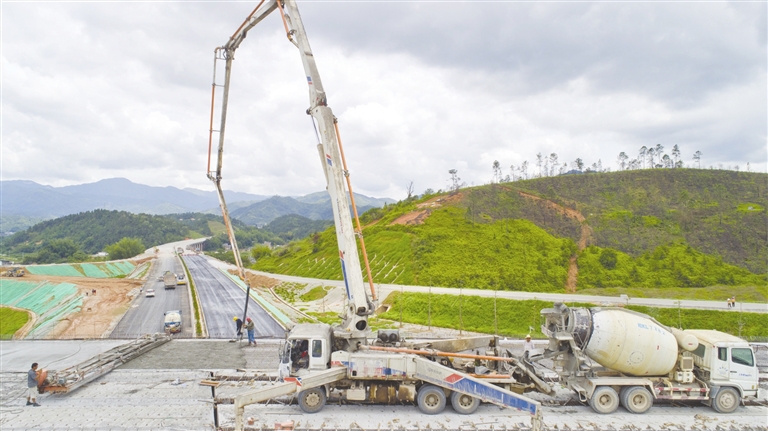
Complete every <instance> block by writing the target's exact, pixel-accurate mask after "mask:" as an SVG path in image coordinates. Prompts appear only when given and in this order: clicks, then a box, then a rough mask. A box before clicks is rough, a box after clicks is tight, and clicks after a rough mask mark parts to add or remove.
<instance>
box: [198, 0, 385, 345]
mask: <svg viewBox="0 0 768 431" xmlns="http://www.w3.org/2000/svg"><path fill="white" fill-rule="evenodd" d="M275 10H278V11H279V12H280V16H281V18H282V22H283V25H284V26H285V30H286V35H287V37H288V40H290V41H291V42H292V43H293V44H294V45H295V46H296V47H297V48H298V49H299V53H300V55H301V61H302V65H303V66H304V72H305V75H306V78H307V85H308V87H309V108H308V109H307V114H309V115H311V116H312V119H313V122H314V121H316V122H317V123H316V128H317V132H318V134H319V139H320V142H319V143H318V145H317V151H318V153H319V156H320V163H321V165H322V167H323V172H324V174H325V178H326V181H327V190H328V193H329V195H330V198H331V205H332V209H333V218H334V225H335V227H336V239H337V242H338V248H339V260H340V263H341V270H342V275H343V277H344V283H345V288H346V294H347V298H348V306H347V308H346V309H345V312H344V321H343V323H342V325H341V327H340V328H339V329H340V330H342V331H346V332H348V333H350V334H359V333H363V332H367V331H368V330H369V328H368V315H369V314H371V313H372V312H373V310H374V306H373V303H372V300H373V301H375V299H376V296H375V291H374V289H373V282H372V279H371V273H370V268H369V265H368V261H367V256H366V255H365V243H364V242H363V238H362V230H361V228H360V222H359V220H358V221H357V227H358V229H357V230H355V229H354V228H353V225H352V220H351V216H350V206H349V203H348V200H347V196H349V199H350V200H351V201H352V208H353V209H354V211H355V218H356V219H357V210H356V208H355V206H354V195H353V193H352V187H351V183H350V181H349V171H348V170H347V168H346V161H345V159H344V153H343V151H342V148H341V142H340V139H339V136H338V124H337V119H336V117H334V115H333V112H332V110H331V108H330V107H329V106H328V101H327V98H326V94H325V90H324V88H323V83H322V80H321V79H320V74H319V73H318V71H317V64H316V63H315V57H314V55H313V54H312V49H311V48H310V46H309V41H308V40H307V34H306V31H305V30H304V24H303V23H302V21H301V15H300V14H299V10H298V8H297V7H296V3H295V2H294V1H293V0H283V1H280V0H262V1H261V2H260V3H259V5H258V6H257V7H256V9H254V10H253V12H251V14H250V15H249V16H248V18H247V19H246V20H245V21H244V22H243V24H242V25H241V26H240V27H239V28H238V29H237V31H235V33H234V34H233V35H232V36H231V37H230V39H229V41H227V43H226V44H224V45H223V46H221V47H218V48H216V50H215V56H214V83H213V88H212V90H211V91H212V97H211V120H210V122H211V124H210V136H209V144H208V148H209V155H208V177H209V178H210V179H211V180H212V181H213V182H214V183H215V184H216V187H217V191H218V193H219V200H220V203H221V207H222V213H223V214H224V219H225V224H226V225H227V231H228V233H229V236H230V241H231V242H232V247H233V251H235V259H236V262H237V264H238V267H239V268H240V271H241V276H243V278H245V277H244V274H243V270H242V262H241V261H240V260H239V257H240V256H239V254H238V253H237V245H236V241H235V238H234V232H233V230H232V228H231V223H230V221H229V213H228V211H227V208H226V202H225V200H224V194H223V192H222V189H221V166H222V159H223V154H224V131H225V125H226V114H227V102H228V99H229V84H230V76H231V72H232V61H233V60H234V54H235V50H236V49H237V48H238V47H239V46H240V44H241V43H242V41H243V40H244V39H245V37H246V35H247V33H248V31H250V30H251V29H252V28H253V27H254V26H255V25H256V24H258V23H259V22H261V21H262V20H263V19H264V18H265V17H266V16H267V15H269V14H270V13H272V12H273V11H275ZM218 60H224V61H225V62H226V66H225V77H224V85H223V87H224V88H223V99H222V107H221V111H222V112H221V125H220V128H219V130H218V133H219V147H218V164H217V167H216V171H215V173H214V172H212V171H211V170H210V158H211V156H210V155H211V149H212V141H213V133H214V132H216V131H215V130H213V110H214V100H215V94H216V87H217V85H216V62H217V61H218ZM345 180H346V185H347V188H346V189H345V187H344V186H345V184H344V182H345ZM347 193H349V194H348V195H347ZM355 236H357V237H359V238H360V241H361V249H362V251H363V257H364V259H365V263H366V270H367V275H368V280H369V283H370V288H371V297H370V298H369V296H368V294H367V292H366V290H365V283H364V281H363V275H362V270H361V268H360V258H359V255H358V251H357V245H356V242H355ZM353 337H354V335H353Z"/></svg>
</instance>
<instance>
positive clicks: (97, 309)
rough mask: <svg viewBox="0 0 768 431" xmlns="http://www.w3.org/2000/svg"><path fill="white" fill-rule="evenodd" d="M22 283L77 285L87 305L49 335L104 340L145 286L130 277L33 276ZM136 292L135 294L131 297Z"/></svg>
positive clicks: (56, 337) (63, 321)
mask: <svg viewBox="0 0 768 431" xmlns="http://www.w3.org/2000/svg"><path fill="white" fill-rule="evenodd" d="M18 280H20V281H31V282H38V283H42V282H44V281H47V282H49V283H72V284H75V285H76V286H77V292H78V294H79V295H81V296H82V298H83V306H82V308H81V309H80V311H78V312H76V313H72V314H70V315H68V316H66V317H65V318H64V319H62V320H61V321H60V322H59V323H58V324H56V326H55V327H54V329H53V330H52V331H51V332H50V333H49V334H48V336H47V338H51V339H58V338H61V339H67V338H92V337H94V338H96V337H101V336H102V335H103V334H104V333H105V332H106V331H107V330H108V329H109V328H110V326H111V325H112V323H113V322H114V321H115V319H117V318H119V317H120V316H122V315H123V313H124V312H125V311H126V310H127V309H128V307H129V306H130V303H131V300H132V299H133V297H134V295H135V294H136V293H138V290H139V288H140V287H141V286H142V285H143V284H144V280H134V279H127V278H87V277H56V276H50V275H33V274H29V273H27V275H25V276H24V277H23V278H19V279H18ZM94 291H95V293H94ZM132 292H133V293H134V295H130V294H131V293H132ZM22 329H24V328H22ZM28 331H29V329H27V332H28Z"/></svg>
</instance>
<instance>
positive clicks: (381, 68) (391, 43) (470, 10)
mask: <svg viewBox="0 0 768 431" xmlns="http://www.w3.org/2000/svg"><path fill="white" fill-rule="evenodd" d="M256 3H257V2H151V1H150V2H109V1H107V2H104V1H102V2H33V1H20V2H7V1H4V2H3V3H2V6H1V7H2V35H1V36H2V39H1V45H2V97H1V99H2V179H3V180H14V179H23V180H32V181H36V182H38V183H41V184H48V185H53V186H64V185H70V184H81V183H87V182H94V181H98V180H100V179H105V178H113V177H125V178H128V179H130V180H132V181H134V182H137V183H141V184H147V185H153V186H175V187H179V188H184V187H195V188H200V189H205V190H213V185H212V184H211V183H210V181H209V180H208V179H207V178H206V175H205V174H206V168H207V166H206V165H207V157H208V119H209V115H210V93H211V82H212V79H213V51H214V48H216V47H217V46H220V45H223V44H224V43H225V42H226V41H227V40H228V38H229V36H230V35H231V34H232V33H234V31H235V29H237V27H238V26H239V25H240V23H241V22H242V21H243V20H244V19H245V18H246V16H247V15H248V14H249V13H250V12H251V10H253V8H254V7H255V6H256ZM299 9H300V11H301V14H302V18H303V20H304V24H305V26H306V30H307V33H308V36H309V40H310V43H311V45H312V49H313V51H314V54H315V58H316V59H317V64H318V68H319V70H320V75H321V77H322V79H323V84H324V85H325V89H326V92H327V94H328V102H329V106H330V107H331V108H332V109H333V111H334V114H335V115H336V116H337V117H338V118H339V124H340V130H341V135H342V140H343V143H344V149H345V153H346V156H347V162H348V164H349V168H350V170H351V173H352V181H353V187H354V188H355V191H356V192H359V193H363V194H366V195H369V196H375V197H391V198H394V199H402V198H404V197H405V194H406V187H407V185H408V184H409V183H410V182H411V181H412V182H413V185H414V189H415V191H416V192H417V193H421V192H422V191H424V190H425V189H427V188H432V189H434V190H438V189H446V188H447V187H448V186H449V174H448V171H449V170H450V169H457V170H458V175H459V176H460V177H461V179H462V181H464V182H466V183H467V184H468V185H473V184H474V185H479V184H485V183H488V182H490V181H491V180H492V177H493V171H492V165H493V162H494V160H498V161H499V163H500V165H501V167H502V169H503V174H504V175H507V174H509V173H510V166H511V165H514V166H519V165H520V164H521V163H523V162H524V161H528V162H529V163H530V164H531V165H535V159H536V154H537V153H542V154H545V155H548V154H551V153H555V154H557V155H558V160H559V162H560V163H563V162H566V163H568V164H569V166H570V165H572V164H573V160H574V159H576V158H581V159H582V160H583V161H584V162H585V163H586V164H587V165H591V164H592V163H595V162H597V161H598V160H601V161H602V166H603V168H611V169H613V170H616V169H618V165H617V163H616V158H617V156H618V154H619V153H620V152H622V151H623V152H625V153H627V154H628V155H629V156H630V157H637V153H638V150H639V148H640V147H642V146H647V147H651V146H653V147H655V146H656V145H659V144H661V145H662V146H663V147H664V151H665V152H667V153H670V152H671V150H672V147H673V146H674V145H678V146H679V148H680V151H681V155H682V160H683V162H684V163H686V164H688V165H690V164H692V163H693V160H692V157H693V154H694V153H695V152H696V151H701V153H702V157H701V165H702V167H709V166H714V167H715V168H718V167H723V168H727V167H732V168H734V167H735V166H737V165H738V166H739V168H740V169H741V170H745V169H746V164H747V163H748V162H749V163H750V169H751V170H753V171H761V172H765V171H766V168H767V167H768V166H767V163H766V161H767V160H766V159H768V155H767V151H766V135H767V132H766V129H767V127H768V126H767V124H768V108H767V105H768V103H767V100H768V89H767V85H766V81H767V78H766V63H767V55H766V51H767V50H766V23H767V22H768V18H767V16H766V3H765V2H738V3H737V2H733V3H724V2H718V3H714V2H712V3H710V2H495V1H494V2H480V1H476V2H449V1H408V2H405V1H402V2H393V1H358V2H346V1H304V2H299ZM235 58H236V60H235V62H234V72H233V82H232V87H231V95H230V104H229V117H228V122H227V135H226V137H227V140H226V144H225V159H224V169H223V177H224V179H223V181H222V183H223V185H224V188H226V189H228V190H235V191H241V192H250V193H255V194H262V195H274V194H279V195H304V194H308V193H312V192H315V191H319V190H322V189H323V188H324V187H325V184H324V182H325V179H324V176H323V174H322V170H321V168H320V165H319V163H320V160H319V157H318V155H317V151H316V149H315V146H316V143H317V141H316V138H315V132H314V129H313V126H312V122H311V120H310V117H308V116H307V115H306V114H305V110H306V108H307V107H308V104H309V100H308V95H307V87H306V78H305V75H304V73H303V69H302V66H301V61H300V56H299V53H298V50H297V49H296V48H295V47H294V46H293V45H292V44H291V43H289V42H288V41H287V39H286V38H285V35H284V30H283V26H282V22H281V21H280V18H279V16H278V15H277V14H273V15H271V16H269V17H268V18H267V19H266V20H265V21H264V22H262V23H261V24H260V25H259V26H257V27H256V28H255V29H254V30H252V31H251V32H250V33H249V35H248V37H247V39H246V40H245V41H244V42H243V44H242V45H241V47H240V48H239V49H238V51H237V53H236V56H235ZM219 76H220V77H222V76H223V75H222V74H221V73H220V74H219ZM217 114H218V113H217ZM532 171H535V168H532V169H529V172H532Z"/></svg>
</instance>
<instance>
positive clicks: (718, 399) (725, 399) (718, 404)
mask: <svg viewBox="0 0 768 431" xmlns="http://www.w3.org/2000/svg"><path fill="white" fill-rule="evenodd" d="M740 403H741V397H740V396H739V392H738V391H736V389H733V388H720V390H719V391H717V395H715V399H714V400H712V408H713V409H715V411H717V412H718V413H733V412H735V411H736V409H737V408H739V404H740Z"/></svg>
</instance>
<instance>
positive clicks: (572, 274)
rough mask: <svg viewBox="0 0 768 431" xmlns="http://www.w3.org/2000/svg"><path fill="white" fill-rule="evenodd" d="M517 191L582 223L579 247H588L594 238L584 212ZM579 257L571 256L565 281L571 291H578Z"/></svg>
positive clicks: (566, 287)
mask: <svg viewBox="0 0 768 431" xmlns="http://www.w3.org/2000/svg"><path fill="white" fill-rule="evenodd" d="M517 193H518V194H519V195H520V196H522V197H524V198H526V199H531V200H535V201H538V202H542V203H543V204H544V205H546V206H547V207H548V208H549V209H551V210H553V211H557V212H559V213H560V214H563V215H564V216H566V217H569V218H572V219H574V220H576V221H578V222H579V224H580V225H581V235H580V237H579V244H578V249H579V251H582V250H584V249H585V248H587V245H588V244H589V242H590V240H591V239H592V228H591V227H589V225H588V224H587V219H586V218H584V215H583V214H581V213H580V212H579V211H577V210H575V209H573V208H568V207H564V206H562V205H560V204H558V203H557V202H552V201H550V200H547V199H544V198H540V197H538V196H534V195H532V194H530V193H525V192H521V191H518V192H517ZM577 257H578V256H577V255H573V256H571V258H570V260H569V264H568V279H567V281H566V283H565V291H566V292H569V293H575V292H576V280H577V279H578V275H579V266H578V265H577V264H576V258H577Z"/></svg>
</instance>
